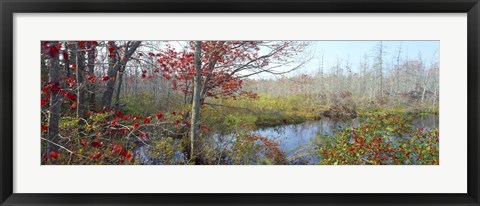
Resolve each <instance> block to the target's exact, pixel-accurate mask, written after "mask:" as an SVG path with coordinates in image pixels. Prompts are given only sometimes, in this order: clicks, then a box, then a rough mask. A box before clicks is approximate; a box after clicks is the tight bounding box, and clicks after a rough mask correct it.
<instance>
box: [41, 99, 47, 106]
mask: <svg viewBox="0 0 480 206" xmlns="http://www.w3.org/2000/svg"><path fill="white" fill-rule="evenodd" d="M40 102H41V105H42V107H43V106H45V105H46V104H48V99H41V100H40Z"/></svg>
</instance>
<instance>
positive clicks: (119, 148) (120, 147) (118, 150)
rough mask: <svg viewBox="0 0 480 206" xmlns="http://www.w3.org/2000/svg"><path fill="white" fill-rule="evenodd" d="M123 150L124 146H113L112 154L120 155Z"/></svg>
mask: <svg viewBox="0 0 480 206" xmlns="http://www.w3.org/2000/svg"><path fill="white" fill-rule="evenodd" d="M122 149H123V148H122V145H119V144H117V145H114V146H113V148H112V152H115V153H117V152H118V153H120V152H121V151H122Z"/></svg>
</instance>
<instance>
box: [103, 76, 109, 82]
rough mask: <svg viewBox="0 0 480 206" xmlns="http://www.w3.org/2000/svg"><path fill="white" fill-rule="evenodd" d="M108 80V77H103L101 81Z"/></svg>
mask: <svg viewBox="0 0 480 206" xmlns="http://www.w3.org/2000/svg"><path fill="white" fill-rule="evenodd" d="M109 79H110V77H109V76H104V77H102V80H103V81H108V80H109Z"/></svg>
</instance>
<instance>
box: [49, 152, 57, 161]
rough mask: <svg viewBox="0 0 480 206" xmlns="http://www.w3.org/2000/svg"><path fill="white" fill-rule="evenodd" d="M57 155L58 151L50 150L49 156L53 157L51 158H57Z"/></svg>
mask: <svg viewBox="0 0 480 206" xmlns="http://www.w3.org/2000/svg"><path fill="white" fill-rule="evenodd" d="M58 156H59V154H58V153H56V152H55V151H50V157H51V158H53V159H57V158H58Z"/></svg>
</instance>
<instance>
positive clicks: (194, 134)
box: [190, 41, 202, 159]
mask: <svg viewBox="0 0 480 206" xmlns="http://www.w3.org/2000/svg"><path fill="white" fill-rule="evenodd" d="M194 61H195V70H196V75H195V78H194V87H193V101H192V123H191V124H192V126H191V129H190V158H191V159H193V157H194V150H193V149H194V143H195V140H196V139H197V138H198V132H199V130H200V123H199V117H200V93H201V89H202V42H201V41H196V42H195V60H194Z"/></svg>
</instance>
